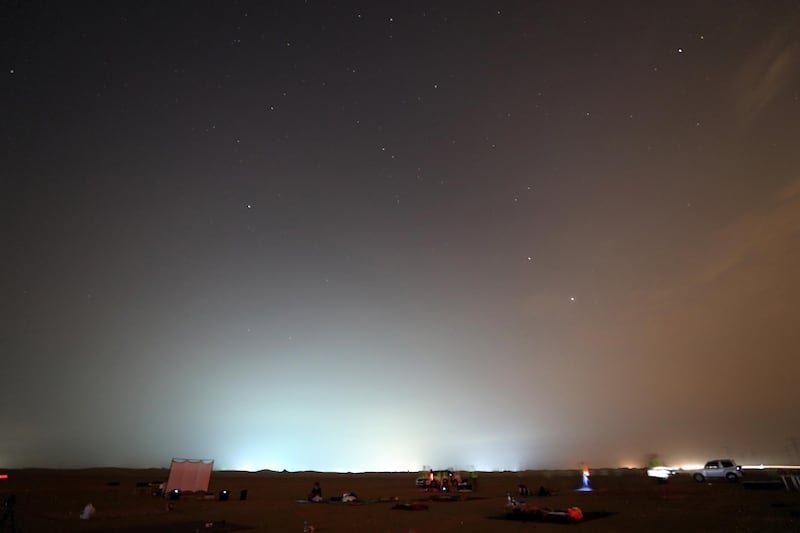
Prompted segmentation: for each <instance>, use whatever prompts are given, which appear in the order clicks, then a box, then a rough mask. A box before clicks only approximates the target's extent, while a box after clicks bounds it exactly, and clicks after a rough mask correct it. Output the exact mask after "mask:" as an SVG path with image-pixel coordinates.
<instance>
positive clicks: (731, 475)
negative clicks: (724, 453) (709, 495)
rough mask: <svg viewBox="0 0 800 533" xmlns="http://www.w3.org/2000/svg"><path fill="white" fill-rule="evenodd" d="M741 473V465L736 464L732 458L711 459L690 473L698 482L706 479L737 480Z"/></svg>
mask: <svg viewBox="0 0 800 533" xmlns="http://www.w3.org/2000/svg"><path fill="white" fill-rule="evenodd" d="M742 475H743V474H742V467H741V466H739V465H737V464H736V461H734V460H733V459H712V460H711V461H709V462H707V463H706V464H705V466H704V467H703V469H702V470H700V471H698V472H695V473H694V474H692V478H693V479H694V480H695V481H697V482H698V483H702V482H703V481H705V480H706V479H727V480H728V481H739V478H741V477H742Z"/></svg>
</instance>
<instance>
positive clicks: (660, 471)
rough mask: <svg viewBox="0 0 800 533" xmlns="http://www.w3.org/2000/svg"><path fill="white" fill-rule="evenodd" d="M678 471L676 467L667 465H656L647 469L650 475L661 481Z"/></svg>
mask: <svg viewBox="0 0 800 533" xmlns="http://www.w3.org/2000/svg"><path fill="white" fill-rule="evenodd" d="M677 473H678V471H677V470H675V469H674V468H668V467H666V466H654V467H652V468H648V469H647V475H648V476H650V477H654V478H656V479H658V480H660V481H666V480H668V479H669V478H670V477H671V476H674V475H675V474H677Z"/></svg>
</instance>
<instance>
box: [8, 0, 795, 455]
mask: <svg viewBox="0 0 800 533" xmlns="http://www.w3.org/2000/svg"><path fill="white" fill-rule="evenodd" d="M0 9H1V10H2V17H1V18H0V24H2V26H1V27H0V58H1V59H2V65H1V66H2V72H0V91H1V92H0V97H2V99H1V101H2V113H0V134H2V144H0V173H1V174H2V188H0V202H1V203H0V209H1V213H2V214H1V215H0V217H1V218H0V220H2V261H0V280H2V281H1V283H0V289H1V290H2V292H1V293H0V358H1V359H2V371H1V372H2V386H1V387H0V435H2V444H0V466H3V467H6V468H13V467H22V466H47V467H83V466H104V465H109V466H132V467H133V466H137V467H138V466H167V465H168V464H169V461H170V459H171V458H172V457H190V458H209V459H215V460H216V467H217V468H243V469H244V468H247V469H261V468H271V469H284V468H286V469H289V470H300V469H317V470H336V471H362V470H406V469H410V470H416V469H419V468H421V467H422V466H423V465H431V466H433V467H435V468H436V467H438V468H444V467H447V466H453V467H461V468H476V469H481V470H490V469H521V468H547V467H553V468H555V467H575V466H576V465H577V463H579V462H580V461H586V462H587V463H588V464H589V465H594V466H622V465H642V464H643V463H644V457H645V455H646V454H648V453H657V454H659V455H660V456H661V457H662V458H663V459H664V460H665V461H666V462H667V463H681V462H701V461H705V460H706V459H709V458H712V457H717V456H731V457H734V458H735V459H736V460H737V461H738V462H740V463H744V464H747V463H751V462H756V463H760V462H765V463H776V462H778V463H785V462H786V461H800V452H799V451H798V444H797V443H798V440H800V429H798V428H800V408H798V375H800V351H799V350H800V348H799V347H800V3H798V2H796V1H774V2H760V1H758V2H756V1H753V2H727V1H724V2H723V1H720V2H657V3H655V2H638V1H631V2H610V3H609V2H591V1H587V2H578V1H574V2H573V1H552V2H534V1H529V2H522V1H519V2H488V1H487V2H462V1H455V0H454V1H451V2H393V3H390V2H386V3H384V2H353V3H350V2H325V1H315V0H308V1H307V2H303V1H296V2H253V3H244V2H221V1H220V2H216V1H213V2H183V3H179V2H169V3H164V2H122V1H119V2H116V1H115V2H94V3H90V2H49V3H48V2H4V3H3V4H2V8H0ZM793 437H796V438H798V440H795V441H794V443H793V442H792V438H793Z"/></svg>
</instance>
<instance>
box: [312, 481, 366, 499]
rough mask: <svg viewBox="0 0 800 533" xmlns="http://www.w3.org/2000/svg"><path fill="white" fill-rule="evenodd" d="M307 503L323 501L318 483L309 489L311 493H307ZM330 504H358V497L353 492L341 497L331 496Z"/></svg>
mask: <svg viewBox="0 0 800 533" xmlns="http://www.w3.org/2000/svg"><path fill="white" fill-rule="evenodd" d="M308 501H310V502H314V503H319V502H322V501H324V500H323V499H322V487H321V486H320V484H319V481H315V482H314V486H313V487H311V492H309V493H308ZM331 501H332V502H342V503H353V502H358V501H359V500H358V496H356V493H355V492H345V493H344V494H342V495H341V496H333V497H331Z"/></svg>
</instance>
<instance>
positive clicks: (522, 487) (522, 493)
mask: <svg viewBox="0 0 800 533" xmlns="http://www.w3.org/2000/svg"><path fill="white" fill-rule="evenodd" d="M517 488H518V490H519V495H520V496H529V495H530V491H529V490H528V486H527V485H525V484H523V483H520V484H519V487H517Z"/></svg>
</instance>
